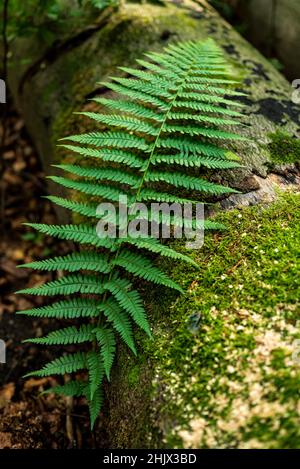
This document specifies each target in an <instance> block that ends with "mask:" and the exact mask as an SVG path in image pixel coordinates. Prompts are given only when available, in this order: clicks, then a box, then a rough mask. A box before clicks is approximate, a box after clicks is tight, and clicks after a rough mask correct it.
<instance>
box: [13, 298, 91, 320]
mask: <svg viewBox="0 0 300 469" xmlns="http://www.w3.org/2000/svg"><path fill="white" fill-rule="evenodd" d="M17 314H23V315H27V316H34V317H38V318H56V319H75V318H94V317H97V316H99V314H100V309H99V306H98V302H97V301H96V300H91V299H87V298H71V299H70V300H65V301H59V302H57V303H53V304H52V305H48V306H43V307H41V308H33V309H27V310H25V311H18V312H17Z"/></svg>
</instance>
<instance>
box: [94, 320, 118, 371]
mask: <svg viewBox="0 0 300 469" xmlns="http://www.w3.org/2000/svg"><path fill="white" fill-rule="evenodd" d="M94 333H95V334H96V338H97V340H98V342H99V345H100V347H101V348H100V354H101V356H102V359H103V365H104V370H105V374H106V377H107V379H108V380H109V376H110V370H111V367H112V364H113V361H114V357H115V353H116V341H115V335H114V333H113V331H112V330H111V329H108V328H107V327H97V328H96V329H94Z"/></svg>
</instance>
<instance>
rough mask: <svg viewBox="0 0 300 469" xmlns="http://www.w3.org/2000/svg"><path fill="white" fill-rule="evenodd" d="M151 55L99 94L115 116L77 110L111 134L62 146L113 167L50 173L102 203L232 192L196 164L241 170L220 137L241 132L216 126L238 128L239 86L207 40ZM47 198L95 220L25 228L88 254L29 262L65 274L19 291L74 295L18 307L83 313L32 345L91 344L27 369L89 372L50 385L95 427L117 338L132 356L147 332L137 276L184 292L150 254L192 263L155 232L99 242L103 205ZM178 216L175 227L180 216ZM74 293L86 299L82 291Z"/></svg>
mask: <svg viewBox="0 0 300 469" xmlns="http://www.w3.org/2000/svg"><path fill="white" fill-rule="evenodd" d="M147 57H148V58H149V59H150V61H146V60H142V61H138V63H139V64H140V65H142V66H143V67H144V69H145V70H143V71H141V70H135V69H131V68H128V67H126V68H123V69H122V70H123V71H124V72H126V73H129V74H130V75H131V76H132V77H133V78H120V77H117V78H112V81H111V82H110V83H106V86H107V87H108V88H109V89H111V90H112V91H114V92H117V93H118V94H119V96H120V97H118V98H117V99H104V98H96V99H95V100H94V101H95V102H98V103H100V104H101V105H102V106H106V108H107V109H108V110H112V111H113V113H112V114H109V113H95V112H93V113H91V112H83V113H81V114H84V115H85V117H88V118H91V119H92V120H94V122H96V123H100V124H101V125H103V124H104V125H107V126H109V129H108V130H106V131H102V132H99V131H95V132H90V133H86V134H82V135H74V136H70V137H66V138H65V139H64V140H65V141H68V142H71V144H70V143H63V144H62V146H63V147H65V149H66V150H68V151H72V152H73V153H74V154H75V155H78V156H79V157H81V158H83V159H90V160H91V161H93V160H95V159H98V160H101V161H103V162H105V165H103V166H102V167H99V166H96V165H95V166H93V164H90V165H89V166H85V165H84V164H80V163H79V164H75V165H74V164H72V165H70V164H63V165H58V167H59V168H60V169H62V170H63V171H64V172H65V173H66V174H67V175H68V174H70V175H71V176H72V177H69V176H65V177H57V176H55V177H51V179H52V180H54V181H55V182H57V183H58V184H61V185H63V186H64V187H67V188H70V189H72V190H76V191H78V192H79V193H82V194H86V195H88V196H93V199H94V198H100V200H101V201H102V200H105V201H113V202H117V201H118V199H119V197H120V195H126V196H127V197H128V200H129V205H130V206H131V207H132V206H134V204H135V203H136V202H145V201H156V202H158V201H170V202H178V203H180V202H183V201H186V200H189V199H188V198H187V196H183V197H179V196H178V195H177V192H176V191H175V192H174V188H175V189H176V188H180V191H183V193H184V194H187V195H188V194H189V193H190V191H191V190H192V191H196V192H197V193H204V194H218V195H219V194H225V193H230V192H234V191H233V190H232V189H230V188H228V187H224V186H221V185H217V184H214V183H212V182H210V181H208V180H207V179H204V178H199V177H198V175H197V174H196V173H195V168H196V169H197V168H200V167H204V168H207V169H210V170H212V169H224V170H225V169H231V168H235V167H238V166H239V165H238V164H237V163H236V162H234V161H232V158H231V156H232V155H231V154H230V152H228V151H227V150H226V148H224V147H221V146H219V141H222V142H223V141H225V142H226V141H227V140H228V141H230V140H233V139H241V140H242V137H240V136H239V135H237V134H235V133H232V132H229V131H228V130H226V131H225V130H221V129H220V127H221V126H226V127H230V126H232V125H233V124H235V123H236V121H235V119H236V118H238V117H239V116H241V114H240V113H239V111H237V110H235V109H234V110H232V109H231V106H234V107H236V106H235V105H236V103H235V102H234V101H230V100H229V99H224V98H222V95H224V94H225V92H226V94H227V96H234V95H239V94H241V93H237V92H234V91H232V90H231V89H229V90H227V88H226V85H232V84H234V81H232V80H230V79H228V78H226V73H227V68H226V63H225V62H224V60H223V57H222V53H221V51H220V50H219V49H218V47H217V46H216V45H215V44H214V43H213V42H212V41H210V40H208V41H205V42H200V43H193V42H188V43H185V44H179V45H177V46H174V45H173V46H170V47H169V48H167V49H166V50H165V52H164V53H162V54H154V53H152V54H148V55H147ZM227 91H228V92H227ZM122 96H123V97H125V99H123V98H122ZM74 176H76V179H74ZM78 177H79V178H82V179H78ZM162 186H163V188H164V189H165V191H164V192H162V189H161V188H162ZM48 198H49V199H50V200H52V202H54V203H56V204H58V205H60V206H62V207H64V208H67V209H69V210H71V211H72V212H74V213H79V214H81V215H83V216H85V217H87V218H90V219H92V220H95V223H94V225H93V224H91V223H90V224H89V223H88V222H87V224H86V225H85V224H80V225H74V224H70V225H62V226H57V225H52V226H47V225H42V224H28V225H29V226H31V227H33V228H35V229H37V230H38V231H40V232H42V233H45V234H47V235H50V236H57V237H58V238H61V239H66V240H70V241H74V242H77V243H78V244H79V245H86V246H89V250H81V251H79V252H76V253H71V254H68V255H65V256H59V257H54V258H52V259H46V260H41V261H36V262H31V263H29V264H26V265H25V267H28V268H31V269H42V270H49V271H54V270H63V271H65V272H67V274H66V275H65V276H64V277H62V278H59V279H58V280H54V281H51V282H48V283H47V284H45V285H42V286H40V287H37V288H35V287H33V288H29V289H25V290H22V291H21V293H26V294H34V295H49V296H53V295H54V296H56V295H67V297H69V296H70V295H73V294H76V295H77V296H76V297H72V296H71V297H70V298H65V299H64V300H62V301H58V302H54V303H53V304H51V305H48V306H45V307H42V308H35V309H31V310H28V311H22V312H21V313H20V314H27V315H28V316H36V317H45V318H46V317H47V318H58V319H69V320H70V319H79V320H80V324H79V326H78V324H77V325H76V326H68V327H65V328H62V329H59V330H57V331H53V332H50V333H49V334H48V335H47V336H46V337H43V338H36V339H31V340H32V341H33V342H35V343H39V344H45V345H52V344H56V345H68V344H77V345H78V346H79V344H84V348H83V349H81V348H80V347H79V351H78V352H75V353H73V354H67V355H62V357H60V358H57V359H55V360H53V361H52V362H50V363H48V364H46V365H45V366H44V367H43V368H42V369H41V370H39V371H35V372H33V373H31V375H34V376H48V375H50V374H64V373H74V372H76V371H77V370H86V375H87V379H86V380H85V381H76V380H72V381H69V382H67V383H66V384H65V385H63V386H56V387H55V388H54V389H53V391H55V392H59V393H62V394H65V395H68V396H70V395H73V396H79V395H83V396H85V397H86V398H87V400H88V403H89V408H90V413H91V424H92V426H93V425H94V422H95V419H96V417H97V415H98V413H99V410H100V407H101V404H102V401H103V395H102V382H103V380H104V379H109V378H110V372H111V367H112V364H113V360H114V357H115V354H116V337H115V334H116V333H117V334H118V335H119V336H120V338H121V340H123V341H124V342H125V343H126V344H127V345H128V347H129V348H130V349H131V350H132V351H133V353H136V348H135V344H134V339H133V324H135V325H136V326H138V327H140V328H141V329H143V330H144V331H145V332H146V333H147V334H148V335H149V336H151V331H150V326H149V323H148V320H147V315H146V311H145V308H144V305H143V300H142V297H141V296H140V294H139V292H138V291H137V290H136V289H135V288H134V285H133V283H132V280H130V279H131V278H133V279H134V278H140V279H143V280H146V281H150V282H153V283H154V284H157V285H162V286H163V287H170V288H173V289H176V290H179V291H182V290H181V288H180V286H179V285H177V284H176V283H175V282H174V281H172V279H170V278H169V277H168V276H167V275H166V274H165V273H164V272H162V271H161V270H160V269H158V267H156V266H155V265H154V264H153V261H152V260H150V258H148V257H146V256H147V252H148V253H149V252H150V253H154V254H159V255H162V256H166V257H169V258H172V259H175V260H177V261H186V262H190V263H191V264H193V261H192V260H191V259H190V258H189V257H188V256H186V255H184V254H181V253H178V252H176V251H175V250H173V249H171V248H170V247H168V246H167V245H165V244H161V243H160V242H159V240H157V239H152V238H145V239H143V238H132V237H130V236H128V237H125V238H116V239H109V238H99V236H98V235H97V233H96V229H95V225H96V221H97V204H96V203H95V202H94V200H93V201H91V202H89V201H87V203H83V202H78V201H74V200H69V199H66V198H62V197H54V196H49V197H48ZM86 198H87V199H88V197H86ZM98 218H99V216H98ZM161 222H163V219H161ZM117 223H118V222H117ZM173 223H174V224H176V223H177V221H176V219H175V218H173ZM205 227H206V228H218V225H217V224H215V223H213V222H210V221H206V222H205ZM99 249H101V250H100V251H99ZM78 294H80V295H82V294H83V295H88V296H82V297H78Z"/></svg>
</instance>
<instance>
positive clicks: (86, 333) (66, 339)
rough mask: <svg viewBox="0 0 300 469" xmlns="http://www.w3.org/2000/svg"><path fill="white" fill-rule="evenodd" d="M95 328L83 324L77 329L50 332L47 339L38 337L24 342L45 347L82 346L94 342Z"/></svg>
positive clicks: (67, 328) (68, 328) (72, 327)
mask: <svg viewBox="0 0 300 469" xmlns="http://www.w3.org/2000/svg"><path fill="white" fill-rule="evenodd" d="M93 330H94V326H93V325H92V324H83V325H82V326H80V328H79V329H77V328H76V327H74V326H71V327H66V328H64V329H59V330H57V331H53V332H50V334H48V335H47V336H46V337H38V338H35V339H26V340H25V341H24V342H30V343H33V344H44V345H69V344H81V343H82V342H90V341H92V340H94V338H95V334H94V333H93Z"/></svg>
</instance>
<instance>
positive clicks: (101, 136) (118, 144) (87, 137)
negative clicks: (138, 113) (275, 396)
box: [62, 132, 148, 151]
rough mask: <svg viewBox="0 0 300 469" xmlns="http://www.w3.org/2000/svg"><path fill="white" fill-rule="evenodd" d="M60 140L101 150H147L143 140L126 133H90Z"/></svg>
mask: <svg viewBox="0 0 300 469" xmlns="http://www.w3.org/2000/svg"><path fill="white" fill-rule="evenodd" d="M62 140H70V141H71V142H78V143H83V144H88V145H96V146H97V147H103V148H105V147H113V148H136V149H137V150H143V151H146V150H148V145H147V143H146V141H145V140H144V139H143V138H141V137H137V136H136V135H132V134H129V133H127V132H102V133H101V132H91V133H89V134H81V135H71V136H70V137H64V138H63V139H62Z"/></svg>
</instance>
